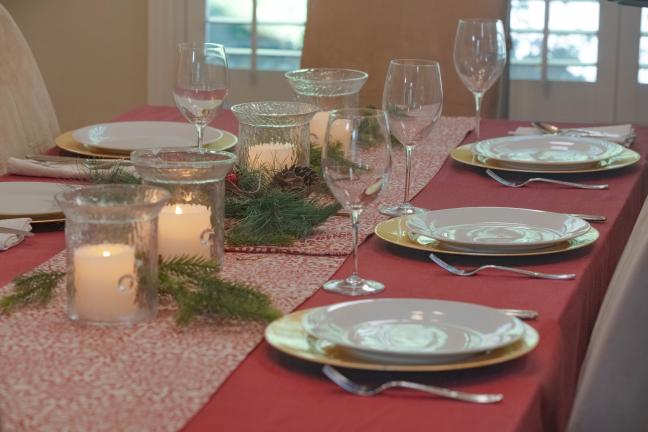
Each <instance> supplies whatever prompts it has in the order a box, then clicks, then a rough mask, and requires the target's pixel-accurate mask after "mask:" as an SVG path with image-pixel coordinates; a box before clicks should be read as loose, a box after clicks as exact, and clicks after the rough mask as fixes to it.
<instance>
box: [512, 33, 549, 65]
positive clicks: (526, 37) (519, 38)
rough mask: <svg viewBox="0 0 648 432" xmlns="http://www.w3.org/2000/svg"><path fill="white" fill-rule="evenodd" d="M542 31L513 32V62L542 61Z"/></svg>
mask: <svg viewBox="0 0 648 432" xmlns="http://www.w3.org/2000/svg"><path fill="white" fill-rule="evenodd" d="M542 37H543V34H542V33H515V32H511V39H513V49H512V50H511V63H520V62H524V63H528V62H533V63H542Z"/></svg>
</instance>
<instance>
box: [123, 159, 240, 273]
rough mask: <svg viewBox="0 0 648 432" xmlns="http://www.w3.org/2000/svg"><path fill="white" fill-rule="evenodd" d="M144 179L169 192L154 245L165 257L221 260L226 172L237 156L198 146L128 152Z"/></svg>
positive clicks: (218, 262) (216, 262)
mask: <svg viewBox="0 0 648 432" xmlns="http://www.w3.org/2000/svg"><path fill="white" fill-rule="evenodd" d="M131 160H132V161H133V163H134V165H135V169H136V170H137V172H138V173H139V174H140V176H141V177H142V180H143V182H144V183H145V184H148V185H151V186H159V187H162V188H164V189H166V190H168V191H169V192H170V193H171V199H170V200H169V202H168V204H167V205H166V206H165V207H164V208H163V209H162V211H161V212H160V228H159V241H158V248H159V252H160V255H161V256H162V257H163V258H172V257H178V256H198V257H202V258H205V259H208V260H210V261H212V262H214V263H215V264H217V265H218V266H222V264H223V254H224V222H225V176H226V175H227V173H229V171H230V170H231V169H232V167H233V166H234V164H235V163H236V160H237V158H236V155H234V154H233V153H229V152H224V151H215V150H208V149H197V148H165V149H151V150H137V151H134V152H133V153H131Z"/></svg>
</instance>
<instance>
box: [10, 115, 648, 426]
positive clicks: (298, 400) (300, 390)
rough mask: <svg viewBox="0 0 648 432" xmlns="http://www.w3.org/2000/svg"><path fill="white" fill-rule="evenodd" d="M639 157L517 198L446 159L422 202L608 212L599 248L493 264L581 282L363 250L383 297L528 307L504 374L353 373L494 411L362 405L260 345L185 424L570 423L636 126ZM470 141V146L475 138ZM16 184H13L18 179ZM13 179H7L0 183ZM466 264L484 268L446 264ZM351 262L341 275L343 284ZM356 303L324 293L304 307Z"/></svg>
mask: <svg viewBox="0 0 648 432" xmlns="http://www.w3.org/2000/svg"><path fill="white" fill-rule="evenodd" d="M134 119H139V120H149V119H157V120H179V119H180V117H179V114H178V112H177V111H176V110H175V108H161V107H144V108H139V109H136V110H133V111H131V112H129V113H126V114H124V115H123V116H120V117H119V118H117V119H116V120H134ZM214 125H215V126H217V127H221V128H223V129H226V130H228V131H231V132H236V120H235V119H234V118H233V116H232V115H231V113H229V112H225V113H224V114H223V115H222V116H221V117H219V118H218V119H217V120H216V122H215V123H214ZM515 125H516V123H514V122H509V121H485V122H484V124H483V127H482V134H483V135H484V137H491V136H499V135H505V134H506V133H507V132H508V131H509V130H511V129H512V128H513V127H514V126H515ZM637 132H638V138H637V141H636V143H635V144H634V146H633V148H634V149H635V150H637V151H639V152H640V153H641V154H642V160H641V162H639V163H638V164H636V165H634V166H633V167H630V168H625V169H622V170H617V171H613V172H607V173H599V174H582V175H577V176H571V178H573V179H575V180H596V181H605V182H607V183H609V185H610V188H609V189H608V190H606V191H584V190H575V189H566V188H560V187H556V186H551V185H533V186H532V187H527V188H521V189H510V188H505V187H503V186H500V185H498V184H497V183H495V182H494V181H493V180H491V179H490V178H488V177H487V176H486V175H485V174H484V173H483V171H482V170H479V169H474V168H470V167H466V166H462V165H460V164H458V163H456V162H453V161H450V160H449V161H447V162H446V164H445V165H444V167H443V168H442V170H441V171H440V172H439V173H438V174H437V176H436V177H435V178H434V179H433V181H432V182H431V183H430V184H429V185H428V186H427V187H426V188H425V189H424V190H423V191H422V192H421V193H420V194H419V195H418V196H417V197H416V199H415V200H414V203H415V204H416V205H418V206H421V207H427V208H430V209H436V208H446V207H458V206H473V205H489V206H491V205H498V206H516V207H527V208H537V209H543V210H555V211H561V212H578V213H592V214H604V215H606V216H608V218H609V220H608V222H607V223H604V224H597V225H596V228H597V229H598V230H599V231H600V232H601V237H600V239H599V241H598V242H597V243H596V244H595V245H593V246H591V247H588V248H585V249H582V250H579V251H573V252H570V253H566V254H558V255H553V256H544V257H529V258H524V259H515V260H512V259H505V258H500V259H488V261H492V262H499V263H507V264H511V263H515V264H516V265H524V266H528V267H533V268H536V269H538V270H540V271H547V272H575V273H577V274H578V277H577V279H576V280H575V281H567V282H552V281H545V280H532V279H524V278H520V277H516V276H508V275H505V274H504V275H501V274H489V275H482V276H477V277H473V278H459V277H456V276H451V275H449V274H447V273H445V272H444V271H443V270H441V269H439V268H438V267H436V266H435V265H434V264H431V263H430V262H429V261H428V260H427V254H425V253H423V252H417V251H410V250H405V249H401V248H398V247H395V246H391V245H388V244H385V243H384V242H382V241H381V240H379V239H378V238H375V237H371V238H369V240H368V241H367V242H365V243H364V244H363V246H362V247H361V248H360V265H361V273H362V274H363V275H365V276H368V277H371V278H376V279H378V280H380V281H382V282H384V283H385V285H386V290H385V292H384V293H383V294H381V295H380V296H381V297H417V298H438V299H451V300H459V301H467V302H473V303H482V304H486V305H491V306H495V307H509V308H532V309H536V310H538V311H539V312H540V314H541V315H540V319H538V320H537V321H535V322H532V323H531V325H533V326H534V327H535V328H536V329H537V330H538V331H539V332H540V337H541V341H540V345H539V346H538V348H537V349H536V350H535V351H534V352H532V353H531V354H529V355H528V356H526V357H524V358H521V359H518V360H515V361H512V362H509V363H506V364H502V365H497V366H491V367H488V368H483V369H475V370H467V371H461V372H447V373H429V374H392V373H390V374H385V373H368V372H366V373H363V372H357V371H355V372H354V371H348V373H349V375H351V376H352V377H355V378H357V379H359V380H367V381H379V380H382V379H386V378H393V377H396V376H402V377H406V378H411V379H415V380H419V381H425V382H429V383H434V384H439V385H445V386H448V387H454V388H457V389H462V390H467V391H475V392H482V391H483V392H501V393H504V395H505V399H504V401H503V402H502V403H500V404H497V405H483V406H478V405H472V404H467V403H461V402H455V401H447V400H441V399H436V398H431V397H428V396H424V395H420V394H417V393H411V392H407V391H403V392H399V391H392V392H388V393H386V394H384V395H381V396H380V397H373V398H363V397H358V396H352V395H350V394H347V393H344V392H343V391H342V390H341V389H339V388H338V387H336V386H335V385H333V384H332V383H330V382H329V381H328V380H327V379H326V378H324V377H323V376H322V374H321V373H320V367H319V366H318V365H314V364H310V363H307V362H303V361H300V360H297V359H292V358H289V357H287V356H285V355H283V354H280V353H277V352H275V351H274V350H273V349H272V348H270V347H269V346H268V345H267V344H265V343H262V344H260V345H259V346H258V347H257V348H256V350H255V351H254V352H253V353H252V354H251V355H250V356H249V357H248V358H247V359H246V361H245V362H244V363H243V364H242V365H241V366H240V367H239V368H238V369H237V370H236V371H235V372H234V373H233V374H232V375H231V376H230V378H229V379H228V381H227V382H226V383H225V384H224V385H223V386H222V387H221V388H220V389H219V390H218V391H217V392H216V393H215V394H214V395H213V396H212V398H211V399H210V401H209V403H208V404H206V405H205V406H204V407H203V409H202V410H201V411H200V412H199V413H198V414H197V415H196V416H195V417H194V418H193V419H192V420H191V421H190V422H189V423H188V424H187V426H186V429H187V430H191V431H194V430H196V431H202V430H228V431H229V430H236V431H243V430H264V431H265V430H267V431H275V430H310V431H319V430H322V431H330V430H345V431H346V430H363V431H364V430H381V431H382V430H384V431H392V430H407V429H409V430H424V429H428V430H438V431H462V430H465V431H471V432H472V431H534V430H559V429H561V428H562V427H563V426H564V424H565V422H566V420H567V417H568V415H569V408H570V406H571V402H572V399H573V394H574V389H575V383H576V379H577V375H578V369H579V367H580V364H581V361H582V357H583V355H584V352H585V348H586V344H587V340H588V337H589V333H590V331H591V328H592V326H593V323H594V319H595V317H596V313H597V311H598V308H599V305H600V303H601V300H602V298H603V295H604V293H605V289H606V287H607V284H608V282H609V280H610V278H611V276H612V273H613V271H614V268H615V266H616V263H617V261H618V259H619V256H620V254H621V251H622V250H623V247H624V245H625V242H626V240H627V238H628V236H629V234H630V231H631V229H632V226H633V224H634V221H635V219H636V216H637V214H638V212H639V209H640V207H641V204H642V203H643V200H644V198H645V196H646V193H647V192H648V173H647V170H646V162H645V160H644V159H645V155H646V153H648V129H647V128H638V129H637ZM468 140H471V137H469V138H468ZM10 179H11V180H16V178H10ZM3 180H8V178H4V179H0V181H3ZM63 247H64V239H63V235H62V233H61V232H51V233H41V234H40V235H38V236H36V237H32V238H28V239H26V240H25V242H24V244H22V245H21V246H20V247H16V248H13V249H11V250H9V251H6V252H3V253H1V254H0V284H5V283H7V282H9V281H10V280H11V279H12V278H14V277H15V276H17V275H19V274H21V273H23V272H25V271H28V270H30V269H31V268H33V267H34V266H36V265H37V264H39V263H41V262H43V261H45V260H46V259H47V258H49V257H51V256H53V255H54V254H55V253H56V252H58V251H60V250H61V249H62V248H63ZM448 260H449V261H450V262H451V263H455V264H459V265H464V264H465V265H470V264H475V263H478V262H483V261H484V259H479V258H467V257H449V258H448ZM351 267H352V263H351V262H350V261H349V260H347V262H346V263H345V264H344V265H343V266H342V267H341V269H340V270H339V271H338V273H337V274H336V275H335V276H336V277H340V276H346V275H347V274H348V273H349V272H350V270H351ZM344 300H348V298H346V297H340V296H336V295H333V294H330V293H326V292H323V291H320V292H318V293H317V294H316V295H314V296H313V297H312V298H310V299H309V300H308V301H307V302H305V303H304V305H303V307H313V306H319V305H324V304H329V303H334V302H339V301H344Z"/></svg>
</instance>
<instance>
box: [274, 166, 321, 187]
mask: <svg viewBox="0 0 648 432" xmlns="http://www.w3.org/2000/svg"><path fill="white" fill-rule="evenodd" d="M318 179H319V177H318V175H317V173H316V172H315V171H314V170H312V169H311V168H309V167H304V166H292V167H290V168H284V169H283V170H281V171H280V172H278V173H277V174H275V175H274V177H273V179H272V183H273V184H274V185H276V186H279V187H280V188H281V189H283V190H287V191H299V190H307V189H308V187H309V186H311V185H312V184H314V183H316V182H317V181H318Z"/></svg>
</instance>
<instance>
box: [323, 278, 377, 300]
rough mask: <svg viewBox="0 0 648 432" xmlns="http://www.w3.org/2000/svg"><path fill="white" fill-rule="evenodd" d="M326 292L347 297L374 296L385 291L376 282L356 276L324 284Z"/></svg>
mask: <svg viewBox="0 0 648 432" xmlns="http://www.w3.org/2000/svg"><path fill="white" fill-rule="evenodd" d="M324 289H325V290H327V291H331V292H335V293H338V294H344V295H348V296H359V295H367V294H376V293H379V292H380V291H382V290H384V289H385V285H383V284H381V283H380V282H377V281H372V280H367V279H363V278H361V277H360V276H358V275H355V274H353V275H351V276H349V277H348V278H346V279H340V280H332V281H328V282H326V283H325V284H324Z"/></svg>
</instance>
